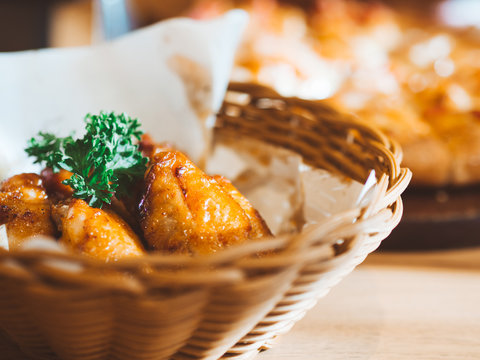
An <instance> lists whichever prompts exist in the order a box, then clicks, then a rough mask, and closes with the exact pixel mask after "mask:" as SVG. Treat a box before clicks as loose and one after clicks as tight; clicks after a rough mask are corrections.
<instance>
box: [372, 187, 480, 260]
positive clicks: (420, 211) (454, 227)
mask: <svg viewBox="0 0 480 360" xmlns="http://www.w3.org/2000/svg"><path fill="white" fill-rule="evenodd" d="M402 199H403V203H404V215H403V218H402V221H401V222H400V224H399V225H398V226H397V228H396V229H395V230H393V232H392V234H391V235H390V236H389V237H388V238H387V239H385V240H384V241H383V242H382V245H381V247H380V249H382V250H398V251H403V250H433V249H451V248H464V247H470V246H479V245H480V186H477V187H468V188H461V189H458V188H445V189H418V188H417V189H415V188H413V189H407V191H405V193H404V194H403V195H402Z"/></svg>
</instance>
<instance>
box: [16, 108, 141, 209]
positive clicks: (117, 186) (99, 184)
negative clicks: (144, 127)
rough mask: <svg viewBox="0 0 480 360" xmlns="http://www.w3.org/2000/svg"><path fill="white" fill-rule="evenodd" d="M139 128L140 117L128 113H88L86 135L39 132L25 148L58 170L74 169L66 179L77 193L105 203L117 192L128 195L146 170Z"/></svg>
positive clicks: (94, 203)
mask: <svg viewBox="0 0 480 360" xmlns="http://www.w3.org/2000/svg"><path fill="white" fill-rule="evenodd" d="M139 128H140V124H139V122H138V120H137V119H131V118H130V117H129V116H127V115H126V114H120V115H116V114H115V113H113V112H111V113H105V112H101V113H100V114H99V115H91V114H88V115H87V116H86V117H85V129H86V133H85V136H84V137H83V138H81V139H77V140H74V139H73V138H72V137H71V136H69V137H65V138H58V137H56V136H55V135H52V134H49V133H39V136H38V137H37V138H32V139H31V140H30V141H29V142H28V147H27V149H26V150H25V151H26V152H27V154H28V155H30V156H32V157H34V158H35V163H45V165H46V166H47V167H51V168H52V169H53V170H54V171H59V170H60V169H64V170H67V171H70V172H72V173H73V175H72V176H71V177H70V179H67V180H65V181H64V182H63V183H64V184H66V185H69V186H70V187H71V188H72V189H73V190H74V193H73V196H74V197H76V198H79V199H83V200H86V201H87V202H88V203H89V205H90V206H94V207H101V206H102V205H103V204H104V203H107V204H109V203H110V202H111V199H112V196H113V195H114V194H115V193H116V194H118V195H126V194H127V192H128V189H129V187H130V186H131V185H132V184H133V182H134V181H135V180H136V179H138V178H140V177H142V176H143V174H144V173H145V170H146V164H147V158H145V157H143V155H142V153H141V152H140V151H139V149H138V145H136V144H134V141H135V140H140V137H141V135H142V131H141V130H139Z"/></svg>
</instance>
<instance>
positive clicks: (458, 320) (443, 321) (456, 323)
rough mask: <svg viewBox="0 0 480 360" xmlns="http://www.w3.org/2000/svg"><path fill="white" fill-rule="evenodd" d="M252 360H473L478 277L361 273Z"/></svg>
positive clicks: (477, 343) (397, 270) (477, 350)
mask: <svg viewBox="0 0 480 360" xmlns="http://www.w3.org/2000/svg"><path fill="white" fill-rule="evenodd" d="M379 256H380V255H379ZM258 359H259V360H273V359H303V360H309V359H312V360H313V359H324V360H330V359H331V360H337V359H342V360H343V359H369V360H377V359H378V360H383V359H393V360H394V359H402V360H403V359H417V360H418V359H456V360H460V359H480V274H479V273H477V272H465V271H449V270H435V271H433V270H425V269H411V268H401V267H390V268H389V267H381V268H379V267H376V266H362V267H360V268H359V269H357V270H356V271H354V272H353V273H352V274H351V275H349V276H348V277H347V278H346V279H345V280H344V281H343V282H342V283H340V284H339V285H338V286H337V287H335V288H334V289H333V290H332V292H331V293H330V294H329V295H328V296H327V297H326V298H324V299H322V300H321V301H320V302H319V303H318V304H317V306H316V307H315V308H314V309H312V310H311V311H310V312H309V313H308V314H307V316H306V317H305V318H304V319H302V320H301V321H300V322H299V323H298V324H297V325H296V326H295V327H294V328H293V330H292V331H291V332H290V333H288V334H287V335H285V336H283V337H282V338H280V339H279V340H278V344H277V345H276V346H275V347H274V348H273V349H271V350H268V351H266V352H264V353H262V354H260V355H259V356H258Z"/></svg>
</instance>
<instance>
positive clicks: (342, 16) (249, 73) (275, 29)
mask: <svg viewBox="0 0 480 360" xmlns="http://www.w3.org/2000/svg"><path fill="white" fill-rule="evenodd" d="M242 3H244V4H245V5H244V8H245V9H246V10H247V11H249V12H250V14H251V22H250V24H249V28H248V29H247V34H246V36H245V38H244V42H243V45H242V46H241V48H240V49H239V54H238V57H237V60H236V66H235V69H234V73H233V79H234V80H236V81H255V82H260V83H263V84H266V85H268V86H271V87H273V88H274V89H276V90H277V91H278V92H279V93H280V94H282V95H284V96H299V97H302V98H307V99H318V100H327V101H329V102H331V103H333V104H334V105H335V106H336V107H337V108H340V109H341V110H342V111H344V112H348V113H352V114H354V115H356V116H358V117H360V118H362V119H363V120H366V121H368V122H371V123H374V124H376V125H377V126H378V127H379V128H380V129H382V130H383V131H384V132H385V133H386V134H387V135H389V136H390V137H391V138H393V139H395V140H397V141H398V142H399V143H400V145H401V146H402V148H403V150H404V160H403V164H404V165H405V166H407V167H409V168H410V169H411V170H412V171H413V180H412V181H413V184H415V185H426V186H444V185H456V186H460V185H468V184H474V183H478V182H480V62H479V61H478V59H479V57H480V36H479V34H478V32H477V33H475V32H469V31H459V30H453V29H451V28H447V27H445V26H442V25H441V24H438V23H434V22H433V20H432V19H430V20H429V19H426V18H422V19H417V18H415V17H414V16H413V15H411V14H410V13H408V14H407V13H405V12H402V11H399V10H393V9H392V8H390V7H388V6H386V5H384V4H381V3H377V2H367V1H360V0H318V1H317V2H316V4H317V5H316V8H315V7H314V8H313V9H312V8H310V9H309V10H308V11H306V10H304V9H302V8H300V7H292V6H288V5H282V4H280V2H270V1H268V2H261V1H258V2H256V1H244V2H242ZM205 4H206V2H204V1H200V3H199V4H198V5H197V7H196V8H195V9H194V10H192V13H193V14H194V15H195V16H197V17H209V16H213V15H215V14H219V13H222V12H224V11H226V10H228V9H229V6H231V4H230V5H229V4H228V2H224V1H217V2H216V3H215V6H214V5H212V1H208V5H205Z"/></svg>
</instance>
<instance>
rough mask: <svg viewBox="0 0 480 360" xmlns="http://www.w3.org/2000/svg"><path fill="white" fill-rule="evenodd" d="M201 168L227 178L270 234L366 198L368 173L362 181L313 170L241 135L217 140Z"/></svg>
mask: <svg viewBox="0 0 480 360" xmlns="http://www.w3.org/2000/svg"><path fill="white" fill-rule="evenodd" d="M207 172H209V173H211V174H213V173H218V174H221V175H224V176H226V177H229V178H230V179H231V180H232V181H233V183H234V185H235V186H237V188H238V189H239V190H240V192H242V193H243V194H244V195H245V196H246V197H247V198H248V199H249V200H250V202H251V203H252V204H253V206H254V207H255V208H256V209H257V210H258V211H259V212H260V214H261V215H262V216H263V217H264V219H265V221H266V223H267V224H268V226H269V228H270V229H271V230H272V232H273V233H274V234H275V235H279V234H283V233H289V232H295V231H300V230H301V229H302V228H304V227H305V226H308V225H311V224H315V223H317V222H320V221H322V220H324V219H326V218H328V217H331V216H334V215H335V214H339V213H341V212H344V211H347V210H350V209H353V208H355V207H358V206H360V207H365V206H367V205H368V204H369V202H370V201H371V200H372V194H373V191H374V189H375V186H376V183H377V182H376V178H375V172H374V171H372V172H371V173H370V176H369V177H368V179H367V181H366V183H365V184H361V183H359V182H357V181H355V180H352V179H348V178H345V177H341V176H337V175H334V174H332V173H330V172H328V171H326V170H323V169H315V168H312V167H311V166H308V165H306V164H304V163H303V161H302V158H301V157H300V156H299V155H298V154H296V153H294V152H292V151H289V150H287V149H283V148H278V147H275V146H271V145H268V144H266V143H263V142H261V141H257V140H252V139H246V138H241V139H237V140H236V141H235V142H231V141H225V142H224V143H222V142H220V143H219V144H217V146H216V147H215V149H214V152H213V156H212V157H211V158H210V159H209V162H208V165H207Z"/></svg>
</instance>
